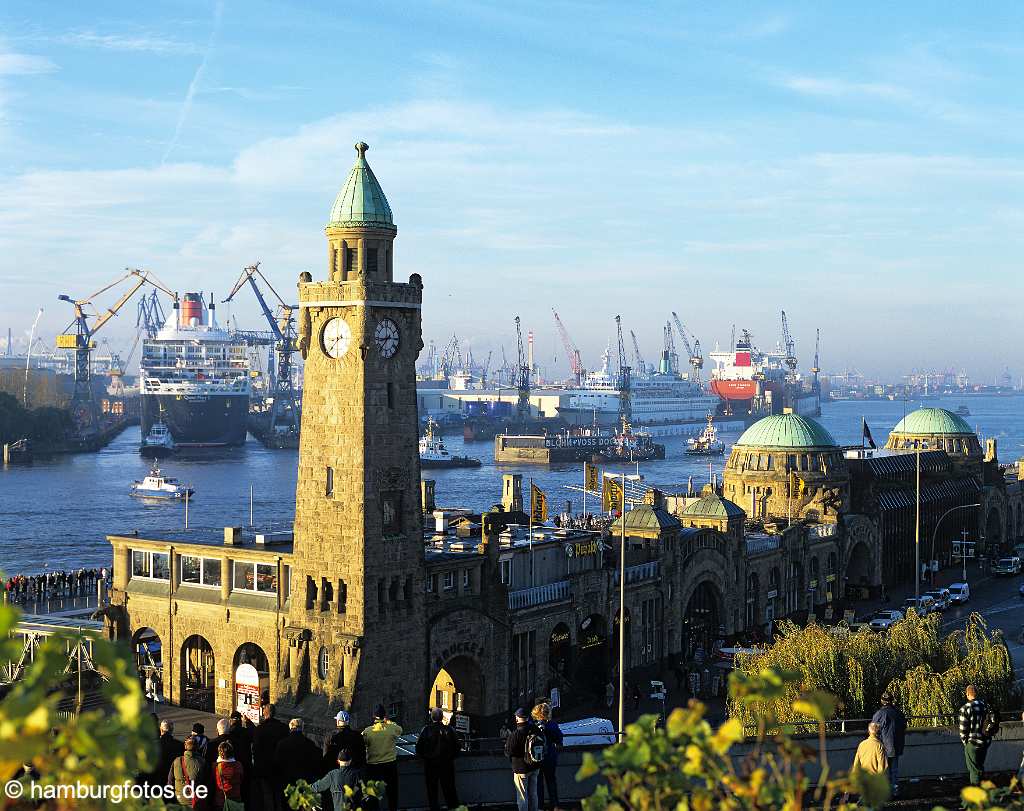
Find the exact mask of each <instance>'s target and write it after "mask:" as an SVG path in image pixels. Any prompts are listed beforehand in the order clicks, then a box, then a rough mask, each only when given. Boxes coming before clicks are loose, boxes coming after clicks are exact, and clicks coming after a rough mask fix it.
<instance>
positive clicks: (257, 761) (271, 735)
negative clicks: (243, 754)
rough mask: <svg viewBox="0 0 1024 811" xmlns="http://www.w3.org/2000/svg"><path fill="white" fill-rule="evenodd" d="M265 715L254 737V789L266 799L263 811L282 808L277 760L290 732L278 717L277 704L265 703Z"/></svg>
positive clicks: (262, 711)
mask: <svg viewBox="0 0 1024 811" xmlns="http://www.w3.org/2000/svg"><path fill="white" fill-rule="evenodd" d="M260 713H261V715H262V716H263V718H262V720H261V721H260V725H259V726H258V727H256V731H255V732H254V733H253V740H252V776H253V791H254V793H255V794H256V796H258V797H260V798H261V799H262V801H263V811H281V808H282V805H281V789H282V788H283V787H282V786H280V785H279V784H278V779H277V764H276V762H275V760H274V758H275V753H276V751H277V745H278V744H279V743H280V742H281V741H282V740H284V739H285V738H286V737H287V735H288V727H287V726H286V725H285V724H284V723H282V722H281V721H279V720H278V719H277V718H275V717H274V715H275V714H276V708H275V707H274V705H273V704H264V705H263V708H262V709H261V710H260Z"/></svg>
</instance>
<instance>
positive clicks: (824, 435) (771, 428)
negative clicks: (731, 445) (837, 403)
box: [735, 414, 837, 449]
mask: <svg viewBox="0 0 1024 811" xmlns="http://www.w3.org/2000/svg"><path fill="white" fill-rule="evenodd" d="M741 446H743V447H753V448H786V449H788V448H834V447H837V446H836V441H835V439H834V438H833V437H832V434H830V433H829V432H828V430H826V429H825V427H824V426H822V425H821V424H820V423H818V422H816V421H814V420H812V419H811V418H810V417H803V416H801V415H799V414H772V415H771V416H770V417H765V418H764V419H760V420H758V421H757V422H755V423H754V424H753V425H751V426H750V427H749V428H748V429H747V430H746V431H744V432H743V434H742V435H741V436H740V438H739V439H738V440H737V441H736V446H735V447H741Z"/></svg>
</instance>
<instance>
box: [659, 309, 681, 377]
mask: <svg viewBox="0 0 1024 811" xmlns="http://www.w3.org/2000/svg"><path fill="white" fill-rule="evenodd" d="M663 333H664V339H665V345H664V349H663V350H662V353H661V364H660V367H661V368H659V370H658V371H660V372H661V373H662V374H665V375H674V374H676V373H678V371H679V355H677V354H676V341H675V338H673V337H672V325H671V324H670V323H668V321H666V322H665V326H664V328H663Z"/></svg>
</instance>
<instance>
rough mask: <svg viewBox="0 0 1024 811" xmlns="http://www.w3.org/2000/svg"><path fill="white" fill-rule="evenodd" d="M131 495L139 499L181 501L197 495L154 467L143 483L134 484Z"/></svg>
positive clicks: (186, 486)
mask: <svg viewBox="0 0 1024 811" xmlns="http://www.w3.org/2000/svg"><path fill="white" fill-rule="evenodd" d="M129 489H130V491H131V494H132V495H133V496H136V497H138V498H164V499H175V500H181V499H184V498H192V496H193V495H194V494H195V490H193V489H192V488H191V487H189V486H188V485H185V484H182V483H181V482H179V481H178V480H177V479H176V478H174V477H173V476H165V475H164V474H163V471H161V470H160V468H158V467H154V468H153V469H152V470H151V471H149V475H148V476H146V478H144V479H143V480H142V481H134V482H132V485H131V487H130V488H129Z"/></svg>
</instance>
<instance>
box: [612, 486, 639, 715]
mask: <svg viewBox="0 0 1024 811" xmlns="http://www.w3.org/2000/svg"><path fill="white" fill-rule="evenodd" d="M604 475H605V477H606V478H609V479H621V480H622V514H621V515H620V516H619V527H620V529H621V533H620V535H619V735H623V734H625V729H626V480H627V479H629V480H630V481H639V480H640V477H639V476H637V475H631V476H630V475H626V474H625V473H619V474H615V473H605V474H604Z"/></svg>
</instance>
